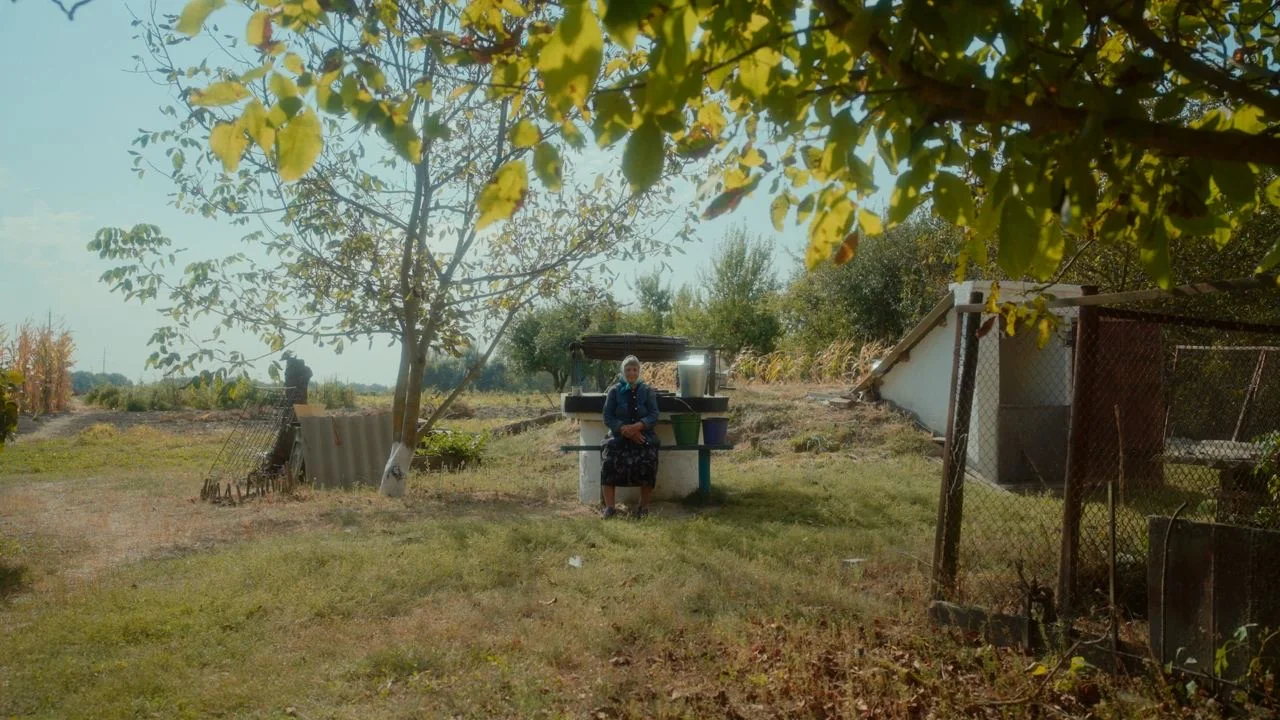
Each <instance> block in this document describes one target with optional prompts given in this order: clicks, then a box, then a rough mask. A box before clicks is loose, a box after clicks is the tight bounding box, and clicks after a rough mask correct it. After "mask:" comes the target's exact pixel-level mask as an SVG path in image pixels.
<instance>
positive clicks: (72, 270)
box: [0, 0, 887, 384]
mask: <svg viewBox="0 0 1280 720" xmlns="http://www.w3.org/2000/svg"><path fill="white" fill-rule="evenodd" d="M167 4H172V6H173V8H174V10H173V12H177V10H178V9H179V8H180V7H181V3H180V2H178V0H172V2H171V3H166V2H163V1H162V2H161V6H162V7H164V6H165V5H167ZM135 5H136V6H137V7H138V9H139V10H140V11H141V10H145V9H146V5H145V4H143V3H141V2H140V3H135ZM130 20H131V16H130V14H129V11H128V6H127V5H126V4H125V3H124V2H119V1H118V0H98V2H94V3H92V4H90V5H88V6H86V7H84V8H82V9H81V10H80V11H79V12H78V13H77V16H76V20H75V21H74V22H68V21H67V20H66V18H65V16H63V15H62V14H61V13H60V12H59V11H58V10H57V9H56V8H55V7H53V6H52V5H51V4H49V3H47V2H44V0H22V1H21V2H18V3H17V4H14V3H10V2H0V68H3V69H2V70H0V99H2V100H0V105H2V106H3V108H4V109H3V110H0V248H3V253H2V254H0V257H3V258H4V259H3V265H0V324H3V325H13V324H15V323H19V322H22V321H24V320H39V321H43V320H44V319H45V317H46V315H47V313H50V312H52V313H53V317H54V319H55V321H56V320H59V319H61V320H62V321H63V322H64V323H65V324H66V326H67V327H68V328H70V329H71V331H72V332H73V335H74V337H75V340H76V346H77V352H76V363H77V369H87V370H95V371H96V370H99V369H101V368H102V361H103V353H104V352H105V353H106V369H107V371H108V372H121V373H124V374H126V375H128V376H129V377H132V378H139V377H147V378H151V377H154V376H155V375H156V373H155V372H154V371H150V372H148V371H145V370H144V366H145V362H146V358H147V356H148V355H149V354H150V352H151V349H150V348H149V347H148V346H147V344H146V343H147V339H148V338H149V337H150V336H151V333H152V331H153V330H154V328H155V327H156V326H157V325H158V324H160V323H159V322H158V320H159V318H158V317H157V315H156V314H155V311H154V308H153V306H140V305H138V304H137V303H136V302H135V303H126V302H124V300H123V299H122V298H121V297H120V296H118V295H114V294H112V293H110V292H109V291H108V288H107V286H105V285H103V284H102V283H100V282H98V276H99V275H100V274H101V273H102V272H103V270H105V269H106V268H107V267H108V265H109V264H108V263H107V262H106V261H101V260H99V259H98V258H97V256H96V255H93V254H91V253H89V252H88V251H86V250H85V244H86V243H87V242H89V240H90V239H92V237H93V234H94V232H95V231H96V230H97V229H98V228H100V227H104V226H123V227H129V226H132V225H134V224H137V223H140V222H148V223H153V224H156V225H158V226H160V228H161V229H162V230H163V231H164V232H165V234H166V235H168V236H169V237H171V238H173V239H174V241H175V244H176V245H178V246H185V247H189V248H190V249H191V250H190V256H191V257H192V258H193V259H194V258H201V257H216V256H220V255H224V254H226V253H227V252H230V251H233V250H236V249H239V247H240V244H239V240H238V238H239V237H240V235H241V233H240V232H239V231H238V230H237V229H236V228H233V227H230V226H228V225H225V224H219V223H218V222H215V221H210V220H205V219H202V218H197V217H192V216H188V215H185V214H182V213H180V212H178V211H176V210H174V209H173V208H172V207H170V206H169V205H168V202H167V194H168V193H169V192H170V186H169V185H168V184H167V182H166V181H165V180H164V178H161V177H158V176H153V175H148V176H147V177H145V178H143V179H138V178H137V177H136V176H135V175H134V174H133V172H131V169H130V158H129V156H128V155H127V150H128V148H129V143H130V142H131V141H132V139H133V138H134V136H135V134H136V132H137V129H138V128H141V127H146V128H156V127H161V126H162V125H163V122H162V118H161V117H160V115H159V113H158V111H157V108H158V107H159V106H160V105H162V104H164V103H165V101H166V93H167V92H168V91H167V89H166V88H164V87H160V86H157V85H155V84H153V83H152V82H151V81H150V80H149V79H148V78H147V77H146V76H144V75H139V74H135V73H133V72H131V71H132V69H133V68H134V61H133V60H132V56H133V55H134V54H137V53H138V52H140V51H141V46H140V45H139V44H138V43H137V42H136V41H134V40H132V35H133V28H131V27H130V26H129V23H130ZM593 159H594V158H593ZM584 164H586V165H590V164H592V163H591V162H587V163H584ZM886 184H887V183H885V182H881V186H882V187H883V186H884V185H886ZM690 200H692V198H690ZM768 201H769V198H767V197H764V196H757V197H754V198H752V199H750V200H748V201H746V202H744V204H743V206H742V207H740V208H739V209H738V211H737V212H735V213H733V214H731V215H729V216H726V217H723V218H718V219H717V220H715V221H712V222H706V223H703V224H701V225H700V226H699V228H698V237H699V240H698V242H697V243H695V244H693V245H689V246H685V251H686V253H687V254H686V255H685V256H683V257H681V256H676V258H675V259H673V260H672V261H670V264H671V265H672V266H673V268H672V270H671V271H670V272H669V279H670V281H671V283H672V285H673V286H678V285H680V284H681V283H684V282H690V281H694V280H695V279H696V276H697V272H698V270H699V269H700V268H702V267H704V266H705V265H706V262H707V258H708V256H709V254H710V251H711V248H712V247H713V246H714V243H715V240H716V239H718V238H719V237H720V236H721V235H722V234H723V233H724V232H725V230H727V229H728V228H729V227H730V226H731V225H733V224H735V223H739V222H742V223H746V224H747V225H748V227H749V228H750V229H751V230H752V231H754V232H760V233H763V234H767V235H768V236H770V237H774V238H776V239H777V243H776V245H775V248H776V250H775V255H776V259H777V268H778V272H779V275H780V276H783V277H785V276H787V275H789V274H790V273H791V272H792V270H793V268H794V267H795V266H796V263H797V261H796V260H795V259H794V256H797V254H798V252H799V250H801V249H802V248H803V243H804V237H805V235H804V230H803V228H795V227H793V226H791V227H788V228H787V232H786V233H785V234H783V235H781V236H779V235H777V234H776V233H775V232H774V230H773V227H772V225H771V223H770V221H769V217H768ZM653 264H656V261H655V263H652V264H648V265H642V266H639V267H637V268H635V270H637V271H641V272H643V271H646V270H648V269H650V267H652V266H653ZM631 274H632V273H625V275H626V276H630V275H631ZM614 291H615V293H616V294H617V295H618V296H619V297H620V298H623V299H629V295H630V293H629V291H628V289H627V288H626V287H625V283H624V282H619V283H618V284H617V285H616V286H615V288H614ZM296 348H297V352H298V354H299V355H300V356H302V357H303V358H304V359H306V361H307V362H308V364H310V365H311V367H312V368H313V369H314V370H315V372H316V376H317V377H319V378H329V377H337V378H339V379H343V380H351V381H357V382H381V383H388V384H389V383H391V382H392V381H393V379H394V378H393V376H394V373H395V368H396V359H397V354H396V352H395V351H394V350H391V349H388V348H385V347H379V346H375V347H374V348H373V349H371V350H370V349H365V348H364V347H363V346H358V347H355V348H350V347H349V348H348V349H347V350H346V352H344V353H343V354H341V355H334V354H332V353H330V352H329V351H327V350H321V349H319V348H314V347H311V346H307V345H303V344H299V345H297V346H296ZM238 349H240V350H243V351H244V352H246V353H248V354H251V355H258V354H260V353H261V352H262V350H263V349H262V348H261V347H260V346H258V345H257V344H256V343H254V342H252V341H245V342H244V343H243V344H242V345H241V346H239V348H238Z"/></svg>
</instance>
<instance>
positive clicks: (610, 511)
mask: <svg viewBox="0 0 1280 720" xmlns="http://www.w3.org/2000/svg"><path fill="white" fill-rule="evenodd" d="M617 514H618V509H617V508H615V507H606V508H605V509H604V512H602V513H600V517H602V518H604V519H605V520H608V519H609V518H611V517H613V516H615V515H617Z"/></svg>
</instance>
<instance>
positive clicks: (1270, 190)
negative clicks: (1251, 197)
mask: <svg viewBox="0 0 1280 720" xmlns="http://www.w3.org/2000/svg"><path fill="white" fill-rule="evenodd" d="M1267 202H1269V203H1271V204H1272V205H1274V206H1276V207H1280V178H1276V179H1275V180H1272V181H1271V182H1270V183H1269V184H1268V185H1267Z"/></svg>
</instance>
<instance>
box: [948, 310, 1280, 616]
mask: <svg viewBox="0 0 1280 720" xmlns="http://www.w3.org/2000/svg"><path fill="white" fill-rule="evenodd" d="M1204 306H1205V304H1204V303H1198V302H1197V301H1196V299H1195V298H1189V299H1185V300H1178V301H1171V300H1168V299H1163V300H1161V301H1160V302H1159V304H1158V305H1157V304H1156V303H1153V302H1150V301H1147V302H1146V304H1145V306H1144V305H1140V304H1134V303H1129V304H1119V303H1116V302H1106V303H1101V302H1096V301H1091V300H1083V301H1081V302H1073V301H1065V302H1062V303H1059V304H1058V306H1057V307H1055V308H1054V309H1053V313H1054V314H1055V316H1056V318H1057V323H1056V327H1048V326H1046V328H1045V329H1046V330H1047V331H1048V332H1047V334H1046V335H1040V334H1039V333H1038V332H1037V328H1024V327H1019V328H1018V329H1017V331H1016V332H1015V333H1014V334H1013V335H1009V334H1007V333H1006V332H1004V330H1005V328H1004V326H1003V320H1002V319H1001V320H1000V321H997V323H996V324H993V323H992V322H991V321H990V320H987V321H985V322H984V321H983V320H982V319H981V318H982V317H984V316H982V315H980V314H979V313H976V312H969V313H965V315H967V316H968V318H967V319H966V320H964V321H962V327H961V329H960V331H959V332H958V333H957V335H958V337H957V342H958V346H957V352H956V358H957V362H956V368H955V381H954V383H953V387H954V389H955V392H954V397H953V398H952V403H951V411H950V413H949V414H950V416H951V420H950V427H951V429H952V434H953V436H954V437H952V438H951V439H950V440H949V447H948V451H949V453H950V455H949V456H948V462H947V463H946V467H944V492H943V497H942V507H941V509H940V512H939V532H938V547H937V554H938V556H939V560H938V564H939V567H940V568H941V575H940V576H941V578H942V580H943V587H942V588H940V593H939V594H940V596H943V597H947V598H949V599H953V600H957V601H960V602H962V603H965V604H971V605H978V606H981V607H984V608H986V609H988V610H991V611H994V612H1001V613H1011V614H1017V615H1024V614H1026V613H1027V612H1028V611H1029V609H1031V608H1032V606H1033V605H1035V604H1037V603H1040V604H1042V605H1044V606H1045V608H1046V610H1047V611H1048V612H1049V613H1052V612H1053V611H1054V610H1059V611H1061V610H1063V609H1066V610H1067V611H1068V612H1070V614H1071V615H1073V616H1075V617H1080V618H1089V617H1097V618H1104V617H1109V616H1110V611H1111V608H1112V607H1113V606H1114V607H1115V608H1116V609H1117V610H1118V611H1119V613H1120V614H1121V616H1122V618H1125V619H1129V620H1140V619H1141V618H1142V617H1144V616H1145V613H1146V610H1147V607H1148V605H1147V597H1146V594H1147V585H1148V562H1147V560H1148V556H1149V552H1150V548H1149V547H1148V545H1149V541H1148V522H1147V518H1148V517H1149V516H1152V515H1162V516H1171V515H1174V514H1175V513H1177V515H1178V517H1180V518H1183V519H1193V520H1202V521H1210V522H1218V523H1231V524H1236V525H1247V526H1252V527H1269V528H1280V512H1278V509H1280V504H1278V503H1277V502H1276V499H1275V497H1274V496H1273V494H1272V493H1273V488H1272V487H1271V485H1272V483H1271V480H1272V478H1273V477H1274V476H1275V473H1276V470H1275V469H1274V467H1273V462H1272V461H1273V459H1274V458H1275V456H1276V451H1277V446H1280V443H1278V442H1277V438H1278V437H1280V327H1276V326H1270V325H1262V324H1249V323H1244V322H1240V321H1239V320H1237V319H1234V318H1231V317H1224V316H1223V315H1222V314H1221V307H1222V304H1221V303H1217V304H1216V305H1215V307H1214V313H1206V312H1204V311H1203V308H1204ZM969 309H970V310H971V311H972V310H973V306H972V305H970V306H969ZM985 317H987V318H990V317H991V316H985ZM1041 344H1042V345H1043V346H1040V347H1038V346H1039V345H1041ZM970 345H972V347H970ZM966 364H969V365H970V367H968V368H966ZM966 375H968V377H969V379H968V382H967V383H966ZM966 395H968V397H967V398H966ZM966 411H967V422H965V419H964V418H963V417H961V414H962V413H966ZM961 447H963V450H964V452H963V456H961V455H959V454H958V453H959V450H960V448H961ZM961 457H963V462H962V463H961V462H960V459H961ZM960 465H963V470H964V475H963V476H962V477H961V476H958V475H957V474H956V473H957V471H958V466H960ZM948 473H951V475H950V478H951V479H950V480H949V481H948V479H947V474H948ZM948 483H949V484H948ZM957 514H958V515H959V516H960V517H959V518H956V517H955V515H957ZM948 516H950V520H948ZM948 523H950V524H951V526H952V527H954V529H953V530H949V529H948ZM949 543H950V547H948V544H949ZM1113 575H1114V578H1115V580H1114V587H1113V584H1112V580H1111V578H1112V576H1113ZM1112 591H1114V600H1113V599H1112V596H1111V593H1112Z"/></svg>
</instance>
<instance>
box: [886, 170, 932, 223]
mask: <svg viewBox="0 0 1280 720" xmlns="http://www.w3.org/2000/svg"><path fill="white" fill-rule="evenodd" d="M924 185H925V183H924V181H923V180H922V179H921V178H920V176H919V175H917V174H916V173H914V172H906V173H903V174H901V175H899V176H898V181H897V182H896V183H894V185H893V192H891V193H890V194H889V216H888V220H889V224H890V225H898V224H899V223H903V222H906V219H907V218H909V217H911V213H913V212H915V209H916V208H918V207H920V203H922V202H924V198H925V194H924Z"/></svg>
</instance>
